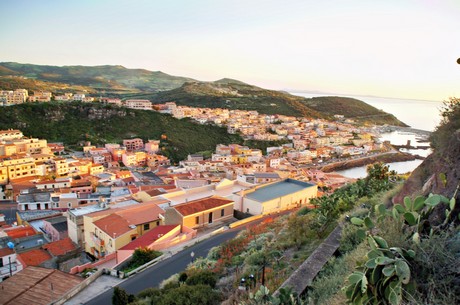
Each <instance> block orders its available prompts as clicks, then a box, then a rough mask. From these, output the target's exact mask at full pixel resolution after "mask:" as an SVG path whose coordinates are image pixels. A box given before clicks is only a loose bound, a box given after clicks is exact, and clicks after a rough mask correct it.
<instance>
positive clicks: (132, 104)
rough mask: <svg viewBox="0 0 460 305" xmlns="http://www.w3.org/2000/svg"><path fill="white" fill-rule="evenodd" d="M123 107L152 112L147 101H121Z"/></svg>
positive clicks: (150, 104) (150, 105)
mask: <svg viewBox="0 0 460 305" xmlns="http://www.w3.org/2000/svg"><path fill="white" fill-rule="evenodd" d="M123 106H125V107H126V108H131V109H141V110H153V108H152V103H151V102H150V101H149V100H126V101H123Z"/></svg>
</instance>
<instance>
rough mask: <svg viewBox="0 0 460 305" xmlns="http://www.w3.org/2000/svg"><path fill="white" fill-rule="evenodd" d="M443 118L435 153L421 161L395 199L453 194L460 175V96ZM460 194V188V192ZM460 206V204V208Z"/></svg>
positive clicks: (435, 134) (433, 137)
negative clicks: (420, 195) (431, 194)
mask: <svg viewBox="0 0 460 305" xmlns="http://www.w3.org/2000/svg"><path fill="white" fill-rule="evenodd" d="M442 116H443V118H444V120H443V122H441V123H440V125H439V126H438V127H437V128H436V130H435V131H434V132H433V133H432V134H431V136H430V142H431V147H432V149H433V153H432V154H431V155H429V156H428V157H427V158H426V159H425V160H424V161H423V162H422V164H420V165H419V167H417V168H416V169H415V170H414V171H413V172H412V174H411V176H410V177H409V179H408V180H407V182H406V183H405V184H404V187H403V189H402V191H401V192H400V193H399V194H398V196H396V197H395V198H394V199H393V201H394V202H400V201H401V200H402V198H404V196H414V195H417V194H423V195H427V194H429V193H436V194H441V195H444V196H448V197H449V196H452V194H454V192H455V190H456V189H457V188H458V186H459V178H460V145H459V141H460V99H459V98H451V99H450V100H449V101H448V102H447V103H446V106H445V108H444V110H443V113H442ZM458 194H459V195H460V192H459V193H458ZM457 200H458V198H457ZM459 209H460V208H459Z"/></svg>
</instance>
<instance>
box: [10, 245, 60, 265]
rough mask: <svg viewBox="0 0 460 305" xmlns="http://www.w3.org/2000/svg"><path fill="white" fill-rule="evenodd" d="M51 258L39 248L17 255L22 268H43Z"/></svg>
mask: <svg viewBox="0 0 460 305" xmlns="http://www.w3.org/2000/svg"><path fill="white" fill-rule="evenodd" d="M52 258H53V257H52V256H51V255H50V254H49V253H48V252H47V251H46V250H43V249H41V248H36V249H31V250H27V251H26V252H22V253H18V260H19V261H20V262H21V264H22V265H23V266H24V268H26V267H28V266H43V265H44V264H45V263H46V262H48V261H50V260H51V259H52Z"/></svg>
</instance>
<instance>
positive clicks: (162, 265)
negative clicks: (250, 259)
mask: <svg viewBox="0 0 460 305" xmlns="http://www.w3.org/2000/svg"><path fill="white" fill-rule="evenodd" d="M246 227H247V226H241V227H239V228H235V229H231V230H228V231H225V232H223V233H221V234H218V235H215V236H212V237H210V238H208V239H206V240H204V241H202V242H200V243H198V244H196V245H193V246H191V247H189V248H187V249H184V250H183V251H181V252H179V253H177V254H175V255H174V256H172V257H170V258H168V259H165V260H164V261H161V262H159V263H158V264H155V265H154V266H152V267H150V268H148V269H146V270H144V271H143V272H141V273H139V274H137V275H135V276H133V277H131V278H129V279H127V280H126V281H124V282H122V283H121V284H120V285H119V287H121V288H123V289H125V290H126V291H127V292H128V293H129V294H138V293H139V292H141V291H142V290H144V289H146V288H150V287H157V286H158V285H159V284H160V283H161V282H162V281H163V280H165V279H167V278H169V277H170V276H171V275H173V274H176V273H179V272H181V271H183V270H185V268H186V267H187V265H188V264H189V263H190V262H191V256H190V253H191V252H192V251H193V252H194V253H195V258H197V257H200V256H202V257H205V256H206V255H207V254H208V252H209V250H210V249H211V248H212V247H215V246H218V245H220V244H222V243H223V242H225V241H227V240H229V239H232V238H234V237H235V236H236V235H237V234H238V232H240V231H242V230H244V229H246ZM112 294H113V288H112V289H110V290H108V291H106V292H104V293H102V294H100V295H98V296H97V297H95V298H94V299H92V300H90V301H89V302H87V303H86V304H89V305H111V304H112Z"/></svg>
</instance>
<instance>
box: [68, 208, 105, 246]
mask: <svg viewBox="0 0 460 305" xmlns="http://www.w3.org/2000/svg"><path fill="white" fill-rule="evenodd" d="M108 209H109V208H108V207H107V206H106V205H105V204H103V203H102V204H95V205H90V206H85V207H79V208H76V209H70V210H68V211H67V231H68V235H69V237H70V239H71V240H72V241H73V242H74V243H75V244H77V245H79V246H80V247H83V239H84V234H83V232H84V227H83V216H84V215H86V214H91V213H94V212H99V211H104V210H108Z"/></svg>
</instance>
